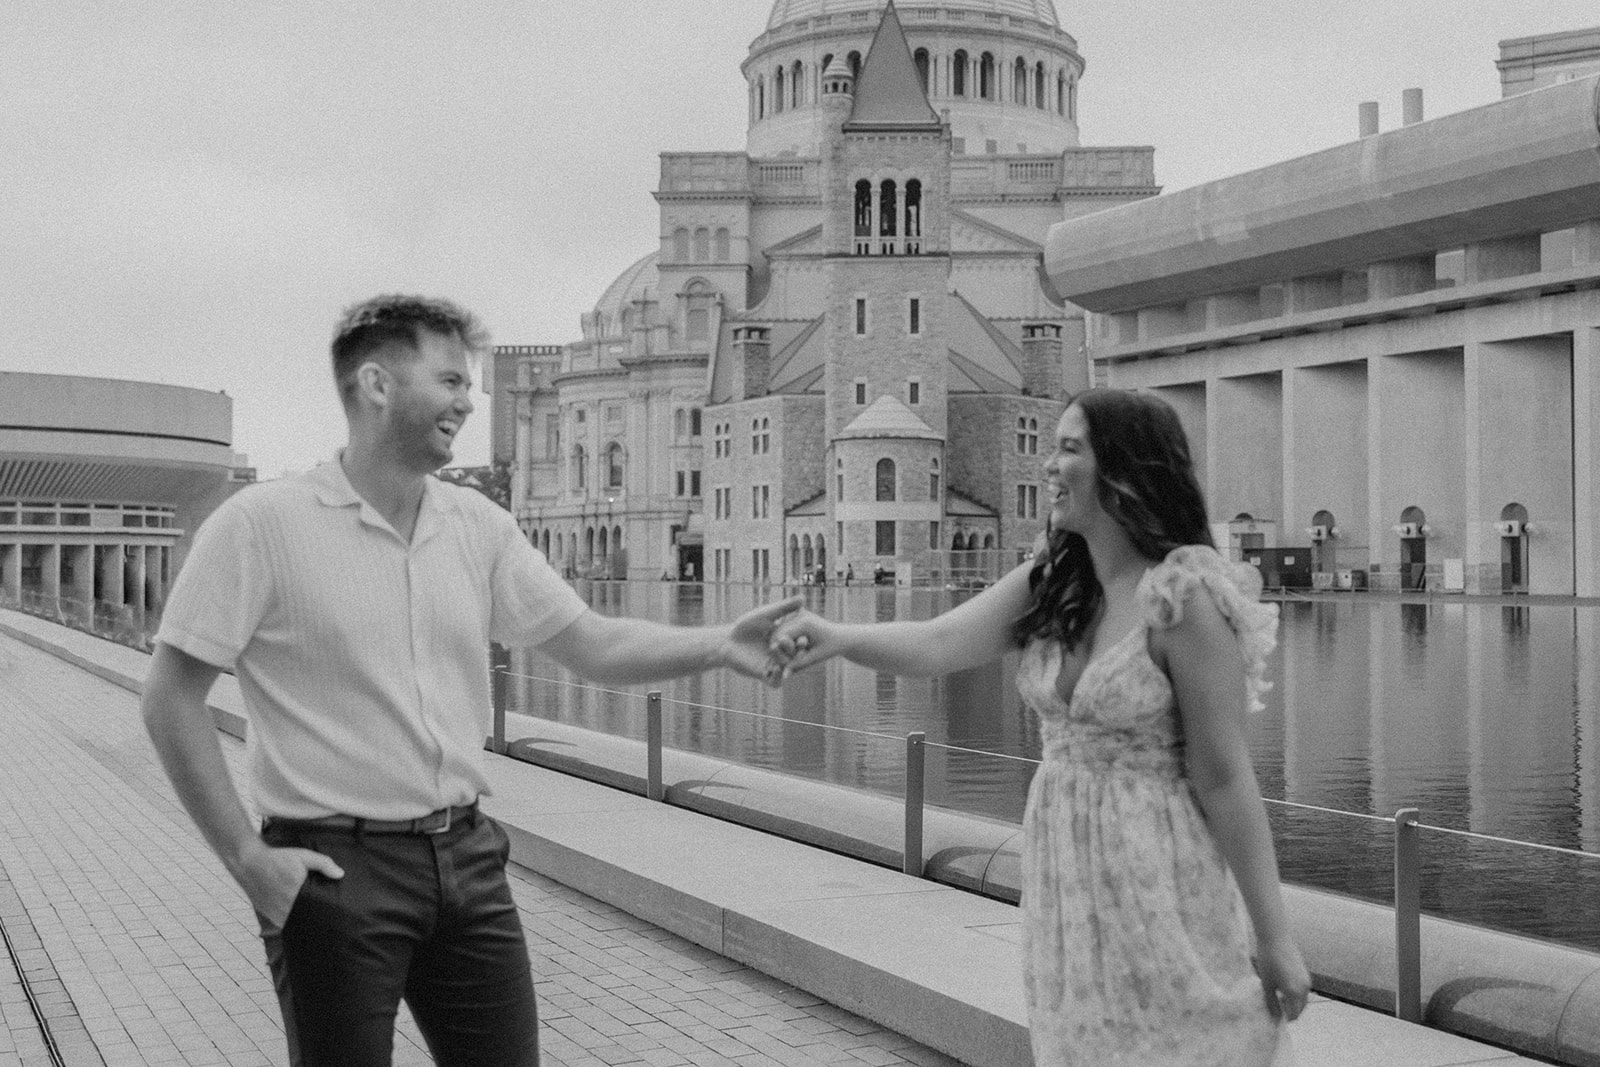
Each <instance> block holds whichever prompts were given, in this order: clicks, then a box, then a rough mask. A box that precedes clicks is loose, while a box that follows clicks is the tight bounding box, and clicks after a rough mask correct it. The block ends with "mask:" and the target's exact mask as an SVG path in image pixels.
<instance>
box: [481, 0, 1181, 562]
mask: <svg viewBox="0 0 1600 1067" xmlns="http://www.w3.org/2000/svg"><path fill="white" fill-rule="evenodd" d="M1083 69H1084V64H1083V60H1082V58H1081V57H1080V55H1079V54H1078V51H1077V44H1076V42H1075V41H1074V40H1073V39H1072V38H1071V36H1069V35H1068V34H1067V33H1065V32H1064V31H1063V30H1062V29H1061V28H1060V25H1059V20H1058V19H1057V17H1056V13H1055V10H1054V7H1053V5H1052V3H1051V0H950V2H945V3H939V4H936V5H927V6H924V5H919V4H907V5H903V6H901V7H900V8H899V9H898V10H897V9H896V6H895V5H894V4H892V3H890V4H887V5H885V4H882V3H879V2H877V0H776V3H775V4H774V7H773V10H772V14H771V17H770V19H769V24H768V28H767V30H766V32H764V33H763V34H762V35H761V36H760V37H758V38H757V39H756V40H755V42H754V43H753V44H752V46H751V50H750V55H749V57H748V58H747V59H746V60H745V62H744V64H743V70H744V74H745V78H746V82H747V84H748V86H749V97H750V129H749V132H748V139H747V147H746V150H745V151H742V152H725V153H723V152H718V153H671V152H668V153H663V155H662V157H661V181H660V186H659V188H658V189H657V190H656V193H655V196H656V199H657V201H658V202H659V204H660V210H661V233H660V247H659V248H658V249H657V250H656V251H654V252H651V253H650V254H649V255H647V256H645V257H644V258H643V259H641V260H639V261H638V262H637V263H635V264H634V265H633V266H632V267H630V268H629V269H628V270H627V271H625V272H624V273H623V274H622V276H621V277H619V278H618V279H617V280H616V281H615V282H614V283H613V284H612V285H611V286H610V287H609V288H608V290H607V291H606V293H605V294H604V295H603V296H602V297H601V299H600V300H599V302H598V303H597V305H596V307H595V309H594V310H593V311H592V312H589V313H587V314H585V315H584V316H583V317H582V323H581V326H582V334H583V335H582V338H581V339H580V340H578V341H574V342H572V343H570V344H567V345H563V346H508V347H506V348H502V349H500V350H499V354H500V355H499V358H497V360H496V374H495V379H496V380H495V383H494V389H495V391H496V393H497V394H500V395H497V397H496V401H495V403H494V405H493V407H492V408H491V410H492V411H493V412H494V414H495V417H496V418H500V417H502V412H506V413H509V414H510V415H511V417H512V418H513V419H514V423H515V429H514V431H513V432H511V433H510V434H507V435H504V436H506V437H507V438H508V439H509V440H510V441H511V442H512V444H513V447H514V455H513V487H512V493H513V509H514V511H515V513H516V515H517V518H518V521H519V523H520V524H521V525H522V527H523V529H524V530H526V531H527V533H528V535H529V537H530V538H531V539H532V540H533V541H534V543H535V544H536V545H537V546H538V547H539V548H541V549H542V550H543V551H544V552H545V553H546V554H547V555H548V556H549V557H550V558H551V560H552V561H553V562H554V563H556V565H557V566H558V567H561V568H562V569H563V570H564V571H565V572H566V573H569V574H588V575H596V576H601V575H603V576H609V577H631V578H650V579H653V578H660V577H662V576H663V575H666V576H671V577H681V578H692V579H708V580H715V581H797V580H802V579H808V578H809V577H812V576H815V575H817V574H818V573H819V572H820V573H821V575H823V576H825V577H826V579H827V580H829V581H836V580H837V579H838V578H839V577H840V576H842V575H843V574H845V573H846V570H847V569H848V570H849V571H850V572H852V573H853V574H854V575H855V576H856V577H857V578H858V579H861V578H864V577H866V576H867V575H868V574H870V573H872V572H873V571H874V570H876V569H878V568H882V569H884V570H886V571H890V572H898V573H899V574H901V575H902V576H906V575H909V576H911V577H913V578H931V579H934V580H939V581H948V580H953V579H957V578H959V577H962V576H968V577H977V578H983V577H988V576H991V575H992V574H993V573H994V570H995V569H996V568H997V567H999V566H1002V565H1004V564H1006V563H1009V562H1010V561H1013V560H1015V559H1016V558H1017V554H1018V553H1019V552H1021V551H1026V549H1027V548H1028V547H1029V546H1030V545H1031V544H1032V542H1033V540H1034V538H1035V537H1036V536H1037V535H1038V533H1039V532H1040V530H1041V529H1042V528H1043V521H1044V516H1045V514H1046V511H1047V507H1048V505H1047V502H1045V501H1044V500H1041V499H1040V497H1041V496H1042V494H1043V492H1044V487H1043V474H1042V467H1041V464H1042V461H1043V458H1044V456H1045V455H1046V454H1047V453H1048V450H1049V447H1050V441H1051V438H1052V435H1053V431H1054V426H1055V422H1056V419H1057V418H1058V417H1059V415H1060V413H1061V411H1062V410H1063V408H1064V406H1065V402H1066V398H1067V397H1068V396H1069V395H1070V394H1071V393H1072V392H1075V391H1077V390H1078V389H1080V388H1084V387H1086V386H1087V382H1088V363H1087V360H1086V358H1085V356H1084V350H1083V342H1084V329H1083V317H1082V313H1081V312H1080V311H1078V310H1077V309H1076V308H1074V307H1072V306H1071V305H1068V304H1066V303H1064V302H1063V301H1062V300H1061V298H1060V297H1059V296H1058V295H1057V294H1056V293H1055V292H1054V290H1053V289H1052V288H1051V285H1050V282H1049V281H1048V279H1047V278H1046V276H1045V275H1044V272H1043V269H1042V268H1043V259H1042V256H1043V238H1044V234H1045V230H1046V229H1047V228H1048V226H1049V225H1050V224H1051V223H1053V222H1056V221H1059V220H1061V219H1063V218H1066V217H1071V216H1073V215H1078V214H1083V213H1086V212H1090V211H1094V210H1098V209H1100V208H1104V207H1109V206H1114V205H1116V204H1119V203H1125V202H1129V201H1132V200H1135V199H1139V198H1141V197H1145V196H1150V195H1153V194H1154V193H1156V192H1157V191H1158V190H1157V189H1156V187H1155V185H1154V178H1153V150H1152V149H1149V148H1138V147H1134V148H1082V147H1079V146H1078V144H1077V136H1078V135H1077V106H1078V81H1079V78H1080V77H1081V75H1082V73H1083ZM502 399H504V403H502ZM501 437H502V434H501V433H499V432H497V433H496V439H497V440H499V439H501Z"/></svg>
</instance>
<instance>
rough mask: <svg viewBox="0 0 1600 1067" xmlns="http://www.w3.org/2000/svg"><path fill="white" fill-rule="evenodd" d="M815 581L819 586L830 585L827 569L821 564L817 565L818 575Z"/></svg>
mask: <svg viewBox="0 0 1600 1067" xmlns="http://www.w3.org/2000/svg"><path fill="white" fill-rule="evenodd" d="M815 581H816V584H817V585H827V584H828V572H827V570H826V569H824V567H823V566H822V564H820V563H819V564H817V574H816V579H815Z"/></svg>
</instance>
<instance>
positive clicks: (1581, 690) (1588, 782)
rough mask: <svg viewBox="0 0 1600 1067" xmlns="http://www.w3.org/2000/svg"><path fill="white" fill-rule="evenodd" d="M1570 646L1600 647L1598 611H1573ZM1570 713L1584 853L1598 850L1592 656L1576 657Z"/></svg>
mask: <svg viewBox="0 0 1600 1067" xmlns="http://www.w3.org/2000/svg"><path fill="white" fill-rule="evenodd" d="M1572 616H1573V624H1574V626H1575V627H1576V630H1575V632H1574V635H1573V647H1574V648H1578V649H1591V648H1600V612H1594V611H1581V610H1580V611H1574V612H1573V613H1572ZM1573 667H1574V681H1575V682H1576V684H1575V685H1574V686H1573V687H1572V694H1573V699H1574V700H1575V701H1576V703H1577V707H1576V709H1575V714H1574V716H1573V718H1574V720H1575V721H1576V723H1577V727H1578V730H1577V733H1578V736H1577V744H1576V746H1575V751H1574V753H1573V757H1574V762H1575V763H1576V764H1577V766H1578V796H1579V801H1578V803H1579V808H1578V835H1579V840H1580V841H1581V843H1582V847H1583V849H1584V850H1585V851H1587V852H1597V851H1600V662H1596V660H1595V657H1594V656H1590V655H1580V656H1576V657H1575V662H1574V663H1573Z"/></svg>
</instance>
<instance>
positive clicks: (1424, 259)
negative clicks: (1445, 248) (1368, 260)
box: [1367, 255, 1435, 300]
mask: <svg viewBox="0 0 1600 1067" xmlns="http://www.w3.org/2000/svg"><path fill="white" fill-rule="evenodd" d="M1433 267H1434V257H1433V256H1431V255H1430V256H1408V257H1406V258H1403V259H1391V260H1388V261H1386V262H1383V263H1374V264H1372V265H1371V266H1369V267H1368V268H1367V299H1369V300H1389V299H1391V298H1393V297H1397V296H1410V295H1411V294H1412V293H1426V292H1428V291H1429V290H1431V289H1432V288H1433V286H1434V281H1435V278H1434V273H1433Z"/></svg>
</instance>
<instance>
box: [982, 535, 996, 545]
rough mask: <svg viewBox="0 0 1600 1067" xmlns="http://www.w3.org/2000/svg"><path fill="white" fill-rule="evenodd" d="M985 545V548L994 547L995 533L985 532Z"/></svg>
mask: <svg viewBox="0 0 1600 1067" xmlns="http://www.w3.org/2000/svg"><path fill="white" fill-rule="evenodd" d="M983 547H984V548H993V547H994V534H984V535H983Z"/></svg>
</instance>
